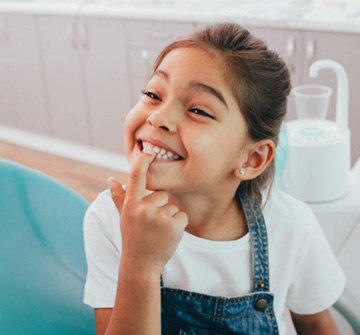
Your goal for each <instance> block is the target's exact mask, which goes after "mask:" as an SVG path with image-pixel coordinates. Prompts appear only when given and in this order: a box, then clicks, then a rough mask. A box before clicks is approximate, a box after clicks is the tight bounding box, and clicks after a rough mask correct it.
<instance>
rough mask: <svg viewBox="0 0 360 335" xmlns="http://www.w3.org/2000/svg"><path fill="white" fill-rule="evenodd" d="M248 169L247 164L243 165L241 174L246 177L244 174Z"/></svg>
mask: <svg viewBox="0 0 360 335" xmlns="http://www.w3.org/2000/svg"><path fill="white" fill-rule="evenodd" d="M246 167H247V164H246V163H244V164H243V165H242V167H241V169H240V174H241V175H244V174H245V168H246Z"/></svg>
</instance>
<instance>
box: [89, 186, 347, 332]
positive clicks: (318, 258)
mask: <svg viewBox="0 0 360 335" xmlns="http://www.w3.org/2000/svg"><path fill="white" fill-rule="evenodd" d="M263 215H264V219H265V223H266V227H267V232H268V244H269V268H270V293H272V294H274V309H275V315H276V318H277V321H278V325H279V331H280V334H286V320H285V315H286V307H287V308H288V309H290V310H292V311H293V312H295V313H298V314H313V313H317V312H320V311H322V310H325V309H327V308H329V307H330V306H331V305H332V304H333V303H334V302H335V301H336V300H337V299H338V297H339V296H340V295H341V293H342V291H343V289H344V286H345V276H344V273H343V271H342V270H341V268H340V267H339V265H338V262H337V260H336V258H335V257H334V255H333V253H332V250H331V249H330V247H329V245H328V243H327V241H326V238H325V236H324V234H323V231H322V229H321V227H320V225H319V223H318V222H317V220H316V218H315V216H314V215H313V213H312V211H311V209H310V208H309V207H308V206H307V205H306V204H304V203H302V202H300V201H298V200H295V199H294V198H292V197H290V196H289V195H287V194H285V193H284V192H282V191H279V190H276V189H273V190H272V191H271V196H270V198H269V199H268V201H267V202H266V205H265V208H264V210H263ZM119 220H120V217H119V214H118V211H117V209H116V207H115V205H114V204H113V201H112V199H111V194H110V191H108V190H107V191H104V192H102V193H100V194H99V195H98V197H97V198H96V199H95V201H94V202H93V203H92V204H91V205H90V207H89V209H88V211H87V213H86V215H85V219H84V235H85V252H86V257H87V263H88V274H87V279H86V284H85V294H84V302H85V303H86V304H88V305H90V306H92V307H93V308H104V307H113V306H114V301H115V295H116V288H117V277H118V269H119V260H120V256H121V236H120V227H119ZM163 280H164V286H166V287H170V288H177V289H183V290H187V291H193V292H199V293H203V294H208V295H216V296H225V297H236V296H242V295H246V294H247V293H249V292H251V290H252V287H251V285H252V267H251V247H250V236H249V234H247V235H245V236H244V237H242V238H241V239H239V240H235V241H210V240H205V239H202V238H199V237H196V236H194V235H191V234H189V233H187V232H185V233H184V235H183V238H182V240H181V242H180V244H179V246H178V248H177V249H176V252H175V254H174V255H173V257H172V258H171V259H170V260H169V261H168V263H167V264H166V266H165V268H164V270H163ZM159 285H160V282H159Z"/></svg>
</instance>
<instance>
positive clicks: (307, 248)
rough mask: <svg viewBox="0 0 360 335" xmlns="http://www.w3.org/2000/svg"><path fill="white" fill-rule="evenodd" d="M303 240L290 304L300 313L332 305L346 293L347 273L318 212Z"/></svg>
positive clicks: (313, 311) (321, 309) (288, 304)
mask: <svg viewBox="0 0 360 335" xmlns="http://www.w3.org/2000/svg"><path fill="white" fill-rule="evenodd" d="M309 216H310V217H309V219H310V224H309V226H308V232H307V236H306V238H305V240H304V243H303V247H302V250H303V253H302V255H301V256H302V257H301V259H299V263H298V266H297V267H296V271H295V273H294V277H293V281H292V284H291V286H290V288H289V291H288V296H287V306H288V308H289V309H290V310H291V311H293V312H295V313H298V314H314V313H318V312H321V311H323V310H326V309H328V308H329V307H331V306H332V305H333V304H334V303H335V302H336V301H337V299H338V298H339V297H340V295H341V294H342V292H343V290H344V287H345V281H346V280H345V275H344V272H343V270H342V269H341V267H340V265H339V263H338V261H337V259H336V257H335V255H334V254H333V251H332V250H331V248H330V246H329V244H328V242H327V239H326V237H325V235H324V233H323V231H322V228H321V226H320V224H319V222H318V221H317V219H316V217H315V215H313V213H312V212H311V213H310V214H309Z"/></svg>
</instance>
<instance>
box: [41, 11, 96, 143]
mask: <svg viewBox="0 0 360 335" xmlns="http://www.w3.org/2000/svg"><path fill="white" fill-rule="evenodd" d="M38 23H39V33H40V38H41V47H42V55H43V62H44V73H45V82H46V85H47V93H48V99H49V111H50V115H51V123H52V135H54V136H55V137H59V138H63V139H66V140H70V141H75V142H80V143H85V144H89V143H90V138H89V137H90V136H89V134H88V129H89V126H90V122H89V118H88V115H87V111H86V103H85V96H84V90H83V68H82V64H81V52H80V51H79V50H80V49H79V48H80V47H81V46H80V43H79V36H78V34H77V30H78V21H77V20H76V19H74V18H71V17H55V16H39V17H38Z"/></svg>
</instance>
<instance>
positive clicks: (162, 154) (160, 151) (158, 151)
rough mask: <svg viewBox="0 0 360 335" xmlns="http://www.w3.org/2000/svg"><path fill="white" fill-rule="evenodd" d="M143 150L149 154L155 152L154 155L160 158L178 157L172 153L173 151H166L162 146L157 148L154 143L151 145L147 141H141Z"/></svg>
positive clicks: (173, 158)
mask: <svg viewBox="0 0 360 335" xmlns="http://www.w3.org/2000/svg"><path fill="white" fill-rule="evenodd" d="M143 151H144V152H147V153H149V154H155V155H156V157H157V158H160V159H172V160H176V159H179V158H180V157H179V156H178V155H176V154H174V153H173V152H171V151H168V150H166V149H164V148H159V147H157V146H156V145H152V144H151V143H149V142H143Z"/></svg>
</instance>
